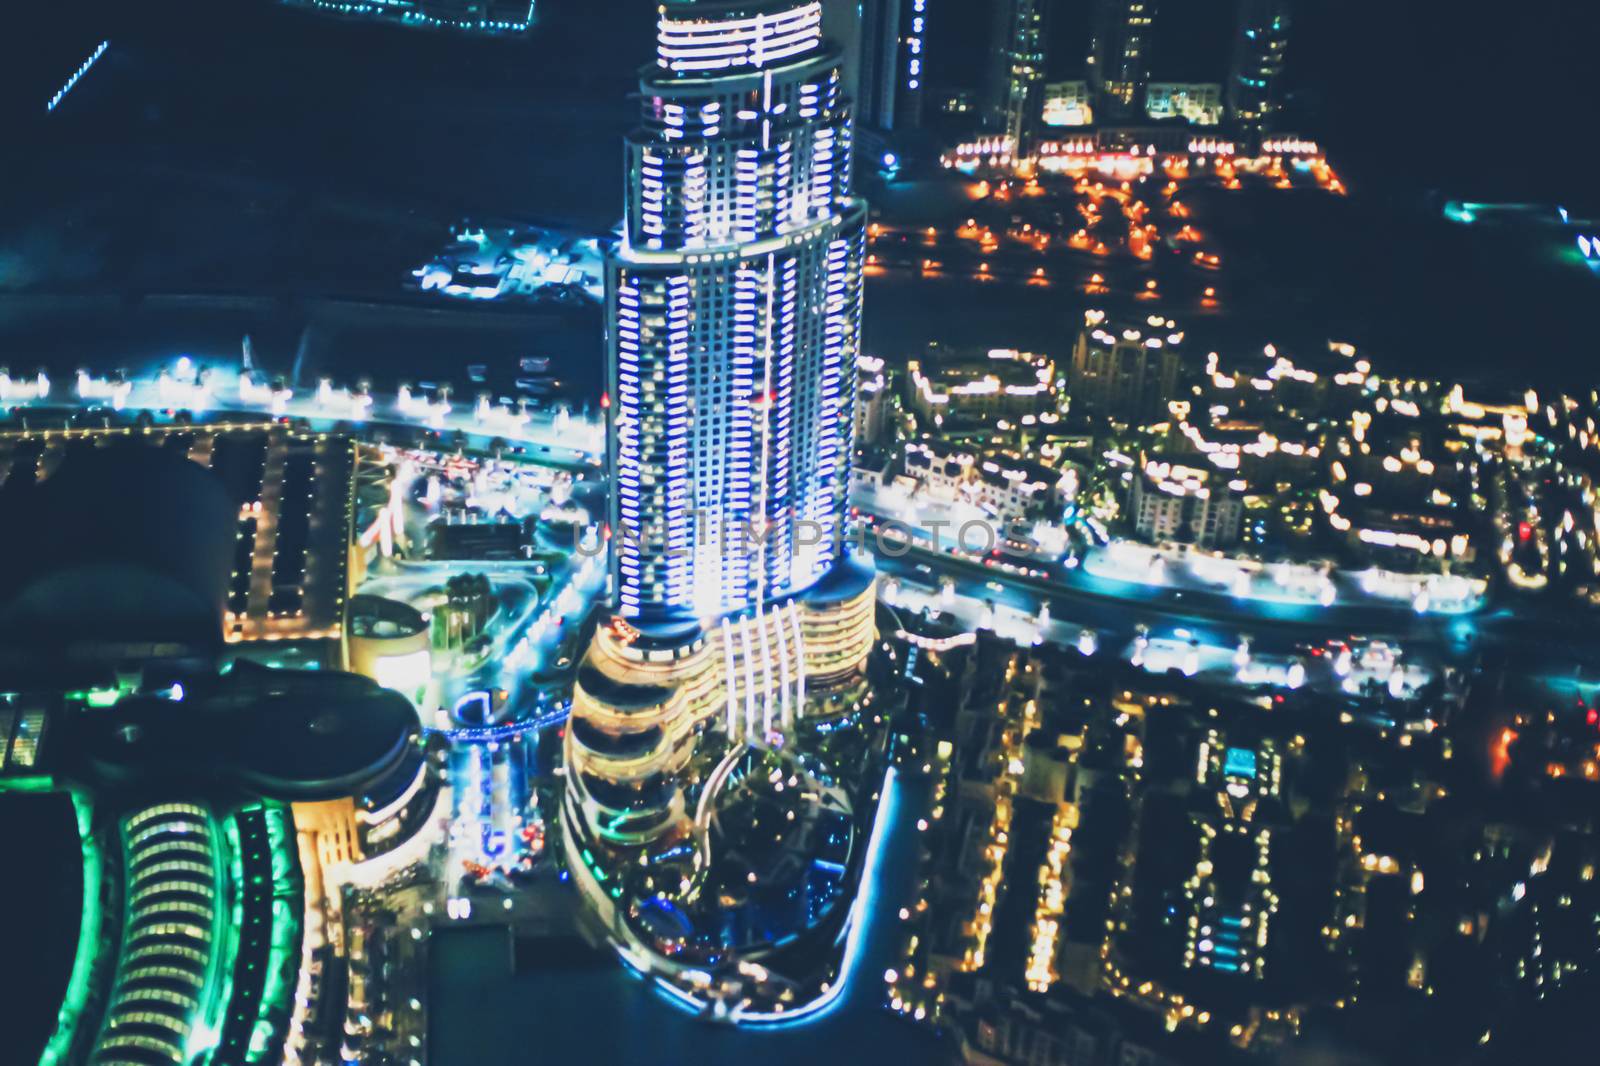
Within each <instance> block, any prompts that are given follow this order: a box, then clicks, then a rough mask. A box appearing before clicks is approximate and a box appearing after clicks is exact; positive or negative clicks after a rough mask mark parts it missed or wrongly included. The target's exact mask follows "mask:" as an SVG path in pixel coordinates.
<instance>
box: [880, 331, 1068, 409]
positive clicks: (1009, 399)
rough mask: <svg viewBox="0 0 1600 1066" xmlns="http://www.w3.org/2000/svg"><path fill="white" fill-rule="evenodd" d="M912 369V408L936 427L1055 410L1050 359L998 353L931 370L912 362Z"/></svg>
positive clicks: (1000, 350) (998, 350)
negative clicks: (955, 421) (958, 421)
mask: <svg viewBox="0 0 1600 1066" xmlns="http://www.w3.org/2000/svg"><path fill="white" fill-rule="evenodd" d="M907 369H908V372H909V385H910V400H911V405H912V407H913V408H914V409H915V410H916V411H917V412H918V413H919V414H921V415H922V416H923V417H924V418H929V419H933V420H934V421H935V422H936V423H937V424H943V423H944V422H947V421H949V420H950V419H952V418H959V419H963V420H968V421H978V422H985V423H987V422H992V421H994V420H996V419H999V418H1019V419H1020V418H1022V417H1025V416H1027V415H1034V416H1038V415H1042V414H1046V413H1049V412H1052V411H1053V410H1054V408H1055V362H1054V361H1053V360H1051V359H1050V357H1049V356H1046V355H1037V354H1034V353H1032V352H1019V351H1017V350H1015V349H1012V348H996V349H993V350H992V351H990V352H989V353H988V354H987V355H986V356H983V357H980V358H976V359H940V360H939V362H938V363H937V364H933V365H926V366H925V365H924V364H922V363H921V362H919V361H916V360H913V361H912V362H911V363H910V364H909V365H908V367H907Z"/></svg>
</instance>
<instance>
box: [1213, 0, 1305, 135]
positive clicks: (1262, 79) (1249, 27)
mask: <svg viewBox="0 0 1600 1066" xmlns="http://www.w3.org/2000/svg"><path fill="white" fill-rule="evenodd" d="M1289 26H1290V11H1289V0H1239V22H1238V28H1237V30H1236V32H1235V36H1234V42H1233V66H1232V69H1231V70H1230V72H1229V75H1228V114H1229V117H1230V118H1232V119H1233V121H1234V122H1235V123H1236V124H1237V125H1238V127H1239V129H1240V130H1241V131H1244V132H1246V133H1250V134H1256V135H1259V134H1260V133H1261V132H1262V131H1263V130H1265V129H1269V128H1270V127H1271V125H1272V120H1273V118H1274V116H1276V115H1277V113H1278V111H1279V110H1280V109H1281V107H1282V106H1283V101H1282V74H1283V62H1284V57H1285V55H1286V54H1287V52H1288V48H1289Z"/></svg>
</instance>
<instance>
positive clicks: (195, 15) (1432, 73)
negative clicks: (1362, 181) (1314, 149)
mask: <svg viewBox="0 0 1600 1066" xmlns="http://www.w3.org/2000/svg"><path fill="white" fill-rule="evenodd" d="M269 2H270V0H229V2H227V3H216V2H202V0H141V2H138V3H128V2H123V0H77V2H75V3H72V4H53V3H34V4H27V5H17V7H18V10H17V11H14V12H8V13H7V27H8V30H14V31H15V32H7V33H4V34H0V86H3V88H4V93H3V95H0V120H12V119H14V118H15V117H16V115H17V114H19V113H26V112H30V111H34V110H37V109H38V107H39V106H41V103H42V100H44V99H48V98H49V95H50V93H52V92H54V84H53V83H55V82H57V81H59V80H60V79H63V78H64V77H65V76H66V74H67V73H70V71H71V70H72V68H73V67H75V66H76V65H77V63H78V62H79V61H80V60H81V58H82V55H86V54H87V53H88V51H89V50H91V49H92V48H93V47H94V45H95V44H96V43H97V42H98V41H99V39H101V38H102V37H105V36H114V35H116V34H117V33H125V32H127V30H128V28H129V26H130V25H131V24H132V23H135V22H138V23H143V24H145V25H146V26H149V25H150V24H157V25H159V24H160V23H162V22H166V21H175V22H179V23H182V22H187V23H188V24H189V25H188V26H187V27H186V30H187V32H189V33H195V34H196V35H197V36H203V34H204V33H205V32H208V29H211V30H214V31H215V32H216V33H218V34H226V33H228V31H229V20H228V15H227V12H228V9H229V8H230V7H233V6H235V5H238V6H259V5H262V4H266V3H269ZM994 2H995V0H930V2H929V33H930V40H929V48H930V67H931V68H932V69H933V70H934V71H935V73H934V75H933V79H932V80H933V81H934V82H935V83H936V84H937V83H940V82H945V83H950V84H955V85H962V84H967V85H976V84H979V83H981V80H982V75H981V71H982V65H983V63H984V62H985V57H986V55H987V52H988V35H989V26H990V10H991V7H992V4H993V3H994ZM1053 2H1054V3H1055V4H1056V5H1057V6H1056V12H1057V15H1056V20H1055V21H1056V26H1055V33H1054V42H1053V43H1054V52H1055V55H1054V56H1053V57H1052V61H1051V68H1052V75H1053V76H1055V77H1061V78H1068V77H1079V76H1081V74H1082V61H1083V56H1084V54H1085V52H1086V48H1087V37H1088V11H1089V4H1090V0H1053ZM1156 2H1157V4H1158V8H1159V12H1158V19H1157V27H1156V39H1155V41H1154V43H1153V47H1152V63H1153V65H1154V76H1155V77H1156V78H1158V79H1159V78H1163V77H1165V78H1167V79H1170V80H1183V79H1185V78H1195V79H1205V78H1214V79H1220V77H1221V76H1222V72H1223V70H1224V69H1225V66H1226V56H1227V49H1228V43H1229V39H1230V34H1231V23H1232V12H1233V8H1234V4H1233V0H1156ZM541 6H542V9H543V10H544V11H545V12H546V17H547V18H548V19H554V20H558V21H563V22H567V21H573V20H577V21H592V22H593V23H594V26H595V28H596V29H597V30H601V31H603V32H604V33H605V35H606V36H605V39H607V40H611V41H617V40H618V36H617V35H618V34H619V32H625V31H623V30H622V29H621V27H620V26H619V23H624V24H626V23H631V22H633V21H634V19H633V18H632V16H634V15H635V14H636V13H638V14H646V13H647V12H648V10H649V6H650V5H649V4H648V3H644V2H640V0H541ZM647 17H648V16H647V14H646V18H647ZM1295 18H1296V25H1295V31H1294V35H1293V38H1292V40H1291V43H1290V58H1289V67H1288V75H1287V77H1288V79H1289V82H1290V84H1291V88H1292V91H1293V106H1294V111H1295V114H1296V115H1297V118H1298V121H1297V123H1296V124H1297V125H1299V126H1301V127H1303V128H1304V130H1305V131H1307V132H1310V133H1311V134H1313V135H1316V136H1320V137H1322V139H1323V140H1325V141H1326V143H1327V144H1328V145H1329V146H1330V147H1331V149H1332V151H1333V154H1334V158H1335V159H1337V160H1338V161H1339V163H1340V165H1341V167H1342V169H1345V170H1347V171H1349V172H1350V173H1351V174H1352V176H1353V177H1357V178H1363V177H1366V176H1367V174H1368V173H1369V172H1376V171H1377V170H1378V169H1379V168H1380V166H1381V167H1382V168H1383V172H1384V175H1385V177H1386V179H1392V180H1393V181H1394V186H1395V188H1397V189H1400V190H1402V191H1409V190H1411V189H1415V188H1423V189H1426V188H1446V189H1449V190H1450V191H1452V192H1453V193H1459V194H1461V195H1466V196H1468V197H1474V196H1479V197H1509V196H1516V195H1521V196H1526V197H1530V198H1532V197H1537V198H1544V199H1564V200H1566V201H1568V202H1574V203H1582V202H1583V200H1584V198H1586V197H1587V198H1592V199H1600V183H1597V182H1596V180H1595V174H1596V168H1597V164H1600V135H1597V123H1596V121H1595V119H1594V116H1593V106H1594V104H1593V101H1594V100H1595V99H1596V97H1597V96H1600V93H1597V90H1596V85H1595V82H1596V79H1597V77H1600V61H1597V57H1596V53H1595V50H1594V49H1595V42H1596V40H1597V39H1600V34H1597V33H1596V32H1595V31H1596V30H1597V29H1600V11H1597V10H1596V5H1594V4H1593V3H1589V2H1585V0H1521V2H1518V3H1515V4H1511V3H1493V4H1484V3H1480V4H1470V3H1463V2H1461V0H1298V4H1297V7H1296V16H1295ZM641 29H642V31H643V32H644V33H646V34H647V33H648V23H647V22H646V23H645V24H644V25H643V26H642V27H641ZM197 31H198V32H197ZM536 32H537V31H536ZM632 36H633V35H630V39H631V37H632ZM610 60H611V57H610V56H601V57H597V60H596V61H597V64H604V63H606V62H609V61H610ZM40 94H43V95H42V96H41V95H40ZM7 124H8V125H9V122H7ZM3 180H4V178H3V176H0V182H3ZM1368 184H1369V187H1370V183H1368ZM0 188H3V185H0Z"/></svg>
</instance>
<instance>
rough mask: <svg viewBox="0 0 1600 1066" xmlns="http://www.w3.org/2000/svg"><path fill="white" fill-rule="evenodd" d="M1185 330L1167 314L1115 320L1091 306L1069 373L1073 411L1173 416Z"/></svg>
mask: <svg viewBox="0 0 1600 1066" xmlns="http://www.w3.org/2000/svg"><path fill="white" fill-rule="evenodd" d="M1182 344H1183V331H1182V330H1180V329H1178V327H1177V323H1175V322H1173V321H1172V320H1171V319H1169V318H1164V317H1162V316H1161V315H1150V316H1149V317H1148V318H1146V319H1145V320H1144V321H1142V322H1136V323H1135V322H1124V323H1118V322H1113V321H1112V320H1111V319H1110V317H1109V316H1108V315H1107V314H1106V313H1105V312H1104V311H1097V310H1092V311H1086V312H1084V316H1083V329H1082V331H1081V332H1079V334H1078V341H1077V344H1076V345H1075V346H1074V347H1073V349H1072V366H1071V368H1070V370H1069V372H1068V375H1067V396H1068V399H1069V400H1070V402H1071V414H1072V415H1073V416H1074V417H1079V416H1082V415H1084V414H1098V415H1103V416H1106V417H1109V418H1112V419H1116V420H1119V421H1129V422H1149V421H1157V420H1160V419H1162V418H1165V417H1166V416H1167V405H1168V404H1169V403H1170V402H1171V401H1172V400H1174V399H1177V398H1178V384H1179V371H1180V369H1181V365H1182Z"/></svg>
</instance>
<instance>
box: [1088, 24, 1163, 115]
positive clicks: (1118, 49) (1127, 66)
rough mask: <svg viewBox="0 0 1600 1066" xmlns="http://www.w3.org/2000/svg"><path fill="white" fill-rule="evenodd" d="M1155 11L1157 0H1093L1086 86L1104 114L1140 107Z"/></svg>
mask: <svg viewBox="0 0 1600 1066" xmlns="http://www.w3.org/2000/svg"><path fill="white" fill-rule="evenodd" d="M1155 15H1156V0H1094V13H1093V23H1092V31H1093V39H1092V41H1091V43H1090V46H1089V87H1090V89H1092V90H1093V91H1094V94H1095V96H1096V97H1097V99H1096V101H1095V102H1096V104H1097V106H1098V107H1099V108H1100V111H1099V112H1098V114H1100V115H1101V116H1102V117H1103V118H1110V119H1116V118H1122V117H1127V116H1130V115H1134V114H1137V113H1138V112H1140V111H1142V110H1143V108H1144V90H1145V84H1146V82H1148V81H1149V80H1150V56H1149V52H1150V27H1151V24H1152V23H1153V22H1154V21H1155Z"/></svg>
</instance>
